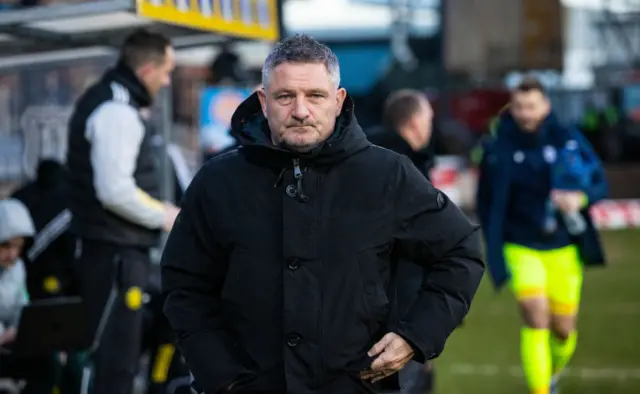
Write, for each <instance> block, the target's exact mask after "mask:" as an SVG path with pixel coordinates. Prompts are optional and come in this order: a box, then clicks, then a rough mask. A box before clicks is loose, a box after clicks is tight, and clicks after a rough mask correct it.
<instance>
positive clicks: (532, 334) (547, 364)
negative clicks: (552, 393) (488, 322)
mask: <svg viewBox="0 0 640 394" xmlns="http://www.w3.org/2000/svg"><path fill="white" fill-rule="evenodd" d="M520 353H521V356H522V369H523V371H524V376H525V379H526V380H527V385H528V386H529V390H530V391H531V394H548V393H549V387H550V386H551V350H550V346H549V330H547V329H536V328H528V327H524V328H522V330H521V331H520Z"/></svg>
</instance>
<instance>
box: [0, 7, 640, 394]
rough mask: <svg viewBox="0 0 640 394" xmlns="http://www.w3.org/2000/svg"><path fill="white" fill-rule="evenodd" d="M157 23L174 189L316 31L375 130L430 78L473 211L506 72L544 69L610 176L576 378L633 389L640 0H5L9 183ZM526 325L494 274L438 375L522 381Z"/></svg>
mask: <svg viewBox="0 0 640 394" xmlns="http://www.w3.org/2000/svg"><path fill="white" fill-rule="evenodd" d="M147 25H148V26H152V27H153V28H154V29H157V30H159V31H163V32H165V33H166V34H168V35H170V36H171V37H172V38H173V41H174V44H175V46H176V47H177V48H178V67H177V69H176V71H175V74H174V81H173V86H172V87H171V89H169V90H167V91H166V92H164V94H163V95H162V97H161V100H159V101H158V102H157V105H156V107H157V108H155V111H154V118H155V124H156V126H157V127H156V131H157V136H158V138H157V141H158V145H159V146H160V147H164V148H166V149H167V152H168V153H169V154H168V155H167V157H166V158H164V157H161V159H162V160H163V166H164V168H165V194H166V197H167V198H168V199H171V196H172V195H173V194H174V190H175V188H176V187H177V186H182V187H184V186H185V185H187V184H188V183H189V181H190V179H191V177H192V176H193V174H194V172H195V171H197V169H198V168H199V166H200V165H201V164H202V161H203V160H204V159H205V158H206V157H207V156H208V155H210V154H212V153H215V152H216V151H220V150H222V149H224V148H226V147H228V146H230V145H232V144H233V143H234V141H233V139H232V138H231V137H230V136H229V135H228V133H227V129H228V125H229V120H230V117H231V114H232V113H233V111H234V109H235V108H236V106H237V105H238V104H239V103H240V102H241V101H242V100H243V99H244V98H245V97H246V96H247V95H249V94H250V93H251V91H252V90H253V89H254V88H255V87H256V86H257V85H258V84H259V83H260V70H261V67H262V62H263V61H264V58H265V57H266V55H267V53H268V52H269V50H270V48H271V47H272V46H273V43H274V41H276V40H277V39H279V38H281V37H285V36H287V35H291V34H295V33H301V32H304V33H308V34H311V35H313V36H314V37H316V38H317V39H319V40H321V41H323V42H324V43H326V44H327V45H329V46H330V47H331V48H332V49H333V50H334V51H335V53H336V54H337V56H338V58H339V60H340V65H341V71H342V81H343V86H344V87H345V88H346V89H347V91H348V92H349V93H350V94H351V95H352V96H353V98H354V101H355V103H356V113H357V117H358V120H359V121H360V123H361V124H362V126H363V128H365V129H369V128H374V127H376V126H377V125H379V124H380V122H381V119H380V115H381V112H382V111H381V109H382V105H383V103H384V101H385V99H386V98H387V97H388V95H389V94H390V93H392V92H393V91H395V90H398V89H401V88H414V89H420V90H422V91H424V92H425V94H427V95H428V97H429V98H430V100H431V102H432V104H433V106H434V108H435V115H436V116H435V124H434V128H435V136H434V144H435V151H436V153H437V165H436V167H435V169H434V170H433V173H432V180H433V182H434V184H435V185H436V186H437V187H439V188H441V189H442V190H443V191H444V192H446V193H447V194H448V195H449V197H450V198H451V199H452V200H453V201H454V202H456V203H457V204H459V205H460V206H461V207H462V208H463V209H464V210H465V211H467V212H468V213H469V214H470V215H473V209H474V206H473V200H474V194H475V190H476V183H477V182H476V180H477V176H476V170H475V168H474V148H475V147H476V146H477V143H478V141H479V139H480V138H481V137H482V136H483V135H484V134H486V133H488V126H489V123H490V121H491V119H492V118H493V117H494V116H495V115H496V114H497V113H498V112H499V110H500V109H501V108H502V107H503V106H504V105H505V104H506V103H507V101H508V99H509V87H511V86H514V85H515V84H517V83H518V81H519V79H520V78H521V77H522V76H523V75H525V74H533V75H536V76H537V77H538V78H540V79H541V80H542V81H543V83H544V84H545V85H546V87H547V88H548V89H549V92H550V96H551V99H552V102H553V105H554V107H555V110H556V112H557V114H558V115H559V116H560V117H561V118H562V120H563V121H564V122H566V123H573V124H576V125H578V126H579V127H580V128H581V129H582V131H583V132H584V133H585V135H586V136H587V137H588V138H589V140H590V141H591V142H592V144H593V145H594V147H595V149H596V151H597V152H598V153H599V155H600V156H601V158H602V159H603V161H604V162H605V164H606V169H607V175H608V179H609V182H610V185H611V195H610V196H609V199H607V200H605V201H603V202H602V203H600V204H599V205H597V206H595V207H594V208H593V215H594V218H595V221H596V222H597V225H598V226H599V227H600V228H601V229H602V231H603V236H604V239H605V243H606V245H605V246H606V248H607V252H608V255H609V257H610V266H609V267H608V268H606V269H597V270H595V271H589V272H587V276H586V283H585V293H584V302H583V310H582V315H581V321H580V335H581V339H580V341H581V344H580V346H579V347H578V353H577V355H576V358H575V359H574V361H573V362H572V364H571V367H570V369H569V370H568V373H567V379H566V380H567V383H566V384H567V386H566V394H578V393H580V394H590V393H593V394H595V393H615V394H633V393H640V340H638V337H637V335H638V332H639V331H638V330H639V329H640V292H639V291H638V285H637V283H638V282H640V261H639V257H638V256H640V229H639V227H640V1H639V0H281V1H277V0H228V1H227V0H175V1H165V0H138V1H133V0H84V1H83V0H0V197H4V196H6V195H8V194H9V193H11V192H12V191H13V190H15V189H16V188H17V187H19V186H20V185H22V184H23V183H24V182H25V181H28V180H30V179H32V178H33V176H34V172H35V169H36V166H37V163H38V161H39V160H40V159H41V158H57V159H59V160H64V159H65V157H66V149H67V146H66V144H67V137H66V135H67V120H68V118H69V116H70V114H71V111H72V108H73V103H74V101H75V100H76V99H77V98H78V96H79V95H80V94H81V93H82V92H83V90H84V89H85V88H86V87H87V86H88V85H89V84H91V83H92V82H94V81H95V80H96V79H97V78H99V77H100V75H101V73H102V72H103V71H104V70H105V69H106V68H107V67H108V66H110V65H111V64H113V63H114V61H115V58H116V54H117V47H118V45H119V44H120V43H121V40H122V38H123V37H124V35H126V33H128V32H129V31H131V29H132V28H133V27H138V26H147ZM174 173H175V175H176V176H175V177H174V176H173V174H174ZM487 282H488V281H487ZM518 327H519V319H518V316H517V310H516V308H515V303H514V301H513V300H512V297H511V295H510V294H508V292H506V291H505V292H503V293H500V294H495V293H494V292H493V290H492V289H491V288H490V286H489V284H488V283H485V284H484V285H483V287H482V290H481V292H480V294H479V295H478V299H477V301H476V303H475V305H474V309H473V310H472V312H471V314H470V317H469V318H468V320H467V321H466V322H465V325H464V326H463V327H462V328H460V329H458V330H457V331H456V332H455V333H454V335H453V337H452V338H451V340H450V342H449V345H448V349H447V351H446V352H445V354H444V356H443V357H442V358H441V359H439V360H438V361H437V364H436V365H437V367H436V368H437V370H438V374H437V386H438V390H437V392H438V393H446V394H463V393H478V394H484V393H486V394H507V393H518V392H525V391H526V390H525V387H524V381H523V379H522V374H521V372H520V369H519V367H518V365H519V353H518V340H519V339H518Z"/></svg>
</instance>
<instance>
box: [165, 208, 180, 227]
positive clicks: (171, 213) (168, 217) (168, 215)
mask: <svg viewBox="0 0 640 394" xmlns="http://www.w3.org/2000/svg"><path fill="white" fill-rule="evenodd" d="M179 213H180V208H178V207H176V206H175V205H173V204H171V203H170V202H164V224H163V225H162V229H163V230H164V231H166V232H169V231H171V228H173V223H174V222H175V221H176V217H177V216H178V214H179Z"/></svg>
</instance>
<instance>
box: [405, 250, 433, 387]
mask: <svg viewBox="0 0 640 394" xmlns="http://www.w3.org/2000/svg"><path fill="white" fill-rule="evenodd" d="M422 276H423V269H422V267H420V266H418V265H417V264H414V263H412V262H409V261H400V263H399V264H398V271H397V272H396V280H397V283H396V286H397V297H398V298H397V300H398V311H399V314H400V316H403V315H404V314H405V313H407V312H408V310H409V308H410V307H411V305H412V304H413V303H414V302H415V301H416V299H417V296H418V290H419V289H420V286H421V285H422ZM433 376H434V373H433V365H423V364H420V363H417V362H415V361H410V362H409V364H407V365H406V366H405V367H404V368H403V369H402V370H401V371H400V387H401V391H400V393H401V394H425V393H431V392H432V391H433V383H434V382H433V380H434V379H433Z"/></svg>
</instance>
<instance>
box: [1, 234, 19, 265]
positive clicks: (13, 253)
mask: <svg viewBox="0 0 640 394" xmlns="http://www.w3.org/2000/svg"><path fill="white" fill-rule="evenodd" d="M23 247H24V238H22V237H17V238H12V239H10V240H8V241H6V242H3V243H0V267H1V268H9V267H11V266H13V265H14V264H15V263H16V261H17V260H18V257H19V256H20V253H21V252H22V248H23Z"/></svg>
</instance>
